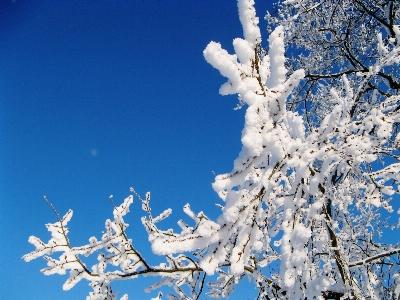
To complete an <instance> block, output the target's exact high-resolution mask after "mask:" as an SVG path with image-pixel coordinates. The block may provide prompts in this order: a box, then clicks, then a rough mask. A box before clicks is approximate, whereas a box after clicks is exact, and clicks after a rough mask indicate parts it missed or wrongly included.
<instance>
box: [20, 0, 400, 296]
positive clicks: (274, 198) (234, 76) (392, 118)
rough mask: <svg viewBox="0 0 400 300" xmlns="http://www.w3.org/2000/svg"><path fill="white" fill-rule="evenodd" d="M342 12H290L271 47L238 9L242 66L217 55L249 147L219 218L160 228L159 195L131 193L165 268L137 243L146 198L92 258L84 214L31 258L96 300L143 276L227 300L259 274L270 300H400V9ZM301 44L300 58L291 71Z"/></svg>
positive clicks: (327, 8) (298, 4)
mask: <svg viewBox="0 0 400 300" xmlns="http://www.w3.org/2000/svg"><path fill="white" fill-rule="evenodd" d="M339 2H340V3H339ZM339 2H338V1H336V0H328V1H324V2H322V3H320V2H318V3H317V2H316V1H314V0H307V1H303V0H301V1H300V0H299V1H297V0H293V1H284V2H282V3H281V6H280V8H279V16H280V17H275V18H274V17H272V16H269V17H268V18H269V23H270V24H271V28H272V27H274V29H273V30H272V29H271V31H270V34H269V37H268V47H267V49H264V47H263V45H262V39H261V30H260V29H259V27H258V18H257V17H256V13H255V9H254V1H249V0H238V10H239V19H240V22H241V23H242V26H243V32H244V39H242V38H237V39H235V40H234V41H233V47H234V51H235V54H230V53H228V51H226V50H224V49H223V47H222V46H221V44H219V43H217V42H211V43H210V44H209V45H208V46H207V47H206V49H205V50H204V57H205V59H206V61H207V62H208V63H210V64H211V65H212V66H213V67H214V68H216V69H217V70H218V71H219V72H220V73H221V75H222V76H224V77H225V78H226V79H227V82H226V83H224V84H223V85H222V86H221V88H220V94H221V95H228V94H238V97H239V101H240V104H241V106H243V107H246V113H245V120H244V128H243V131H242V138H241V141H242V145H243V146H242V149H241V151H240V153H239V155H238V157H237V158H236V160H235V161H234V163H233V169H232V171H231V172H228V173H226V174H222V175H218V176H216V177H215V182H214V183H213V184H212V187H213V189H214V190H215V192H216V193H217V194H218V195H219V197H220V198H221V201H222V202H223V205H221V214H220V216H219V217H218V218H217V219H216V220H211V219H210V218H209V217H207V216H206V215H205V214H204V213H203V212H198V213H196V212H193V211H192V210H191V208H190V205H189V204H187V205H185V206H184V208H183V211H184V213H185V214H186V215H187V217H188V219H190V220H191V221H190V224H187V223H186V222H185V221H183V220H180V221H178V225H179V226H180V232H174V231H173V230H172V229H168V230H165V229H163V228H162V227H161V226H162V225H159V224H162V221H163V220H164V219H166V218H168V217H169V216H170V215H171V212H172V210H171V209H166V210H165V211H164V212H162V213H161V214H160V215H158V216H153V215H152V213H151V208H150V194H149V193H148V194H147V195H146V197H145V199H142V198H141V197H140V196H139V195H138V194H136V193H135V192H134V191H133V190H132V192H133V193H134V194H135V195H136V196H137V197H138V198H139V199H140V201H141V203H142V209H143V210H144V211H145V212H146V214H147V215H146V216H145V217H143V218H142V223H143V225H144V227H145V229H146V230H147V233H148V235H149V242H150V243H151V247H152V251H153V253H155V254H157V255H163V256H165V261H166V262H165V263H161V264H160V265H158V266H151V265H150V264H148V263H147V262H146V260H145V258H144V257H143V256H142V255H141V254H140V253H139V252H138V251H137V250H136V249H135V248H134V246H133V242H132V241H131V240H130V239H128V237H127V236H126V232H125V230H126V228H127V227H128V224H127V223H125V221H124V217H125V216H126V214H127V213H128V212H129V207H130V205H131V204H132V202H133V196H129V197H128V198H126V199H125V201H124V202H123V203H122V204H121V205H120V206H115V205H114V202H113V201H112V203H113V206H114V211H113V214H114V219H113V220H112V221H111V220H107V221H106V232H105V233H104V234H103V235H102V237H101V239H100V240H97V239H96V238H95V237H92V238H90V240H89V244H88V245H84V246H81V247H71V246H70V244H69V240H68V238H67V234H68V228H67V223H68V221H69V220H70V219H71V217H72V211H69V212H68V213H67V214H66V215H65V216H64V217H63V218H60V217H59V216H58V214H57V217H58V222H56V223H54V224H48V225H47V227H48V229H49V231H50V232H51V235H52V238H51V239H50V241H49V242H48V243H44V242H42V241H41V240H40V239H38V238H36V237H31V238H30V239H29V241H30V242H31V243H32V244H33V245H34V246H35V247H36V250H34V251H33V252H31V253H29V254H27V255H25V256H24V259H25V260H27V261H29V260H31V259H35V258H38V257H41V256H43V257H44V258H45V259H46V260H47V261H48V266H49V267H48V268H46V269H43V270H42V272H44V273H45V274H54V273H58V274H65V272H66V271H67V270H69V271H70V278H69V279H68V280H67V282H66V283H65V284H64V289H69V288H71V287H73V286H74V285H75V284H76V283H77V282H78V281H80V280H81V279H87V280H88V281H90V282H91V283H90V284H91V286H92V287H93V289H94V292H93V293H91V294H90V296H89V298H88V299H115V297H116V294H115V293H113V292H112V290H111V288H110V284H111V282H112V281H115V280H121V279H126V278H135V277H138V276H139V275H144V274H147V275H154V276H159V277H161V279H160V281H159V282H158V283H156V284H154V285H152V286H151V287H149V290H153V289H158V288H160V287H162V286H164V285H169V286H173V289H174V292H175V295H172V294H170V295H168V296H167V297H169V298H170V299H197V298H198V297H199V295H200V294H201V293H203V291H204V290H205V286H206V279H207V278H208V277H209V276H211V275H213V274H215V273H216V274H217V279H216V280H215V281H214V282H208V295H209V296H210V297H213V298H225V297H228V296H229V295H230V294H231V293H232V292H233V290H234V287H235V286H236V285H237V284H238V283H239V281H240V280H241V279H242V278H243V277H245V276H246V275H247V276H248V277H249V278H250V279H251V281H252V282H254V283H255V286H256V288H257V289H258V290H259V298H260V299H271V298H274V299H324V298H328V297H335V299H339V298H340V297H342V298H343V299H346V298H351V299H366V298H370V299H389V298H393V299H394V298H397V297H398V296H399V294H400V276H398V274H399V273H398V272H399V264H398V255H399V245H398V244H397V245H390V244H385V243H383V242H380V241H379V238H380V237H381V236H382V235H383V234H384V233H386V231H387V230H398V228H399V227H400V225H399V224H400V223H399V220H398V219H396V220H395V221H394V222H393V221H390V219H388V220H384V219H382V217H381V214H382V212H384V213H385V214H387V215H393V212H394V211H397V212H398V213H399V211H400V210H399V204H398V194H399V193H400V187H399V184H400V163H399V157H400V153H399V143H400V133H399V128H398V127H399V124H400V109H399V107H400V106H399V102H400V96H399V89H398V87H397V85H396V84H397V82H399V74H398V70H399V63H400V42H399V40H400V29H399V16H400V13H399V11H400V8H399V6H400V5H399V4H398V3H397V2H396V3H395V2H394V1H384V0H379V1H378V2H376V3H375V2H373V1H354V2H353V1H350V0H343V1H339ZM282 17H283V18H284V19H282ZM367 21H368V22H367ZM382 26H383V27H385V28H386V29H387V30H386V31H384V30H383V29H382V28H383V27H382ZM385 32H386V33H385ZM285 36H286V37H285ZM360 36H361V37H365V39H366V40H361V41H360ZM291 44H295V45H296V46H298V47H299V50H298V53H296V51H294V52H293V58H291V59H288V58H287V57H286V55H285V48H288V45H291ZM321 45H322V46H321ZM289 48H290V47H289ZM289 50H290V49H289ZM291 51H293V49H291ZM55 252H61V253H62V254H61V256H60V257H59V259H54V258H52V257H51V255H53V254H54V253H55ZM94 253H98V263H97V264H95V265H94V266H92V267H91V268H87V267H86V266H85V264H84V263H83V261H82V260H81V256H88V255H91V254H94ZM396 258H397V261H396ZM108 265H110V266H114V267H118V268H119V269H118V270H115V268H113V270H108V269H107V266H108ZM271 270H273V271H271ZM185 285H186V287H184V286H185ZM123 298H124V299H127V296H124V297H123ZM160 298H161V294H159V295H158V296H157V298H156V299H160Z"/></svg>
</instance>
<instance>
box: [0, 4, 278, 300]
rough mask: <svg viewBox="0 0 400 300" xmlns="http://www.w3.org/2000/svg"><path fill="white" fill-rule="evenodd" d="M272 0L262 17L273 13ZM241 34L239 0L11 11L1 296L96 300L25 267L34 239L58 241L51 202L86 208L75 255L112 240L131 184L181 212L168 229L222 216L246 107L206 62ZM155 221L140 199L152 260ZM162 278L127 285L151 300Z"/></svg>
mask: <svg viewBox="0 0 400 300" xmlns="http://www.w3.org/2000/svg"><path fill="white" fill-rule="evenodd" d="M260 2H264V3H261V5H264V6H261V7H257V9H258V15H259V17H260V19H262V18H263V16H264V15H265V11H266V10H267V8H268V7H267V6H269V7H271V4H270V3H265V2H269V1H260ZM261 29H262V32H263V33H266V30H265V26H263V25H261ZM241 36H242V29H241V25H240V23H239V20H238V14H237V7H236V1H212V0H204V1H182V0H181V1H175V0H171V1H149V0H110V1H93V0H92V1H81V0H80V1H77V0H69V1H61V0H40V1H39V0H34V1H31V0H30V1H28V0H16V1H12V0H2V1H0V141H1V142H0V143H1V144H0V244H1V248H0V249H1V251H0V254H1V255H0V266H1V267H0V286H1V290H2V292H1V293H2V297H6V298H5V299H41V300H47V299H84V298H85V297H86V295H87V293H88V292H89V291H90V288H89V287H88V285H87V282H81V283H80V284H78V285H77V286H76V287H75V288H74V289H72V290H71V291H68V292H64V291H62V284H63V282H64V281H65V280H66V279H67V276H58V275H54V276H50V277H47V276H44V275H42V274H41V273H40V272H39V269H41V268H44V267H45V266H46V263H45V261H44V260H42V259H38V260H35V261H32V262H30V263H25V262H24V261H22V260H21V256H22V255H24V254H26V253H28V252H30V251H31V250H33V249H34V247H33V246H32V245H30V244H29V243H28V241H27V240H28V237H29V236H30V235H36V236H38V237H40V238H42V239H43V240H45V241H47V240H48V238H49V234H48V232H47V230H46V228H45V227H44V224H45V223H49V222H55V221H56V217H55V216H54V214H53V212H52V211H51V209H50V208H49V207H48V206H47V204H46V203H45V202H44V201H43V195H47V197H48V199H49V200H50V201H51V202H52V203H53V205H54V206H55V207H56V209H57V210H58V212H59V213H60V214H64V213H65V212H66V211H67V210H68V209H69V208H71V209H73V210H74V217H73V218H72V221H71V222H70V226H69V227H70V229H71V233H70V240H71V243H72V245H75V246H78V245H82V244H84V243H87V240H88V238H89V237H91V236H93V235H94V236H96V237H98V238H99V237H100V236H101V231H102V229H103V227H104V221H105V220H106V219H107V218H111V217H112V207H111V205H110V203H109V200H108V197H109V195H110V194H113V195H114V200H115V201H116V202H117V203H120V202H121V201H122V200H123V199H124V198H125V197H126V196H128V195H129V194H130V192H129V188H130V187H131V186H133V187H134V188H135V189H136V190H137V191H138V192H139V193H141V194H142V195H144V194H145V192H146V191H151V192H152V206H153V211H154V213H155V214H157V213H158V212H161V211H162V210H164V209H166V208H168V207H171V208H173V212H174V213H173V214H172V216H171V217H170V219H171V222H165V227H166V228H168V227H169V226H174V224H175V222H176V221H177V220H178V219H179V218H181V217H182V216H183V215H182V213H181V211H182V206H183V205H184V204H186V203H188V202H189V203H190V204H191V207H192V209H193V210H194V211H195V212H198V211H200V210H203V211H204V212H205V213H206V214H208V215H210V216H216V215H217V213H218V209H217V208H216V207H215V205H214V203H219V201H220V200H219V199H218V197H217V195H216V194H215V193H214V192H213V191H212V189H211V186H210V182H212V181H213V175H212V171H215V172H216V173H217V174H218V173H225V172H229V171H230V170H231V168H232V163H233V160H234V159H235V158H236V156H237V154H238V152H239V151H240V148H241V145H240V136H241V129H242V125H243V111H234V110H233V108H234V107H235V106H236V103H237V101H236V97H234V96H232V97H222V96H220V95H219V94H218V89H219V86H220V85H221V84H222V83H223V82H224V81H225V80H224V79H223V78H222V76H221V75H220V74H219V73H218V71H217V70H215V69H213V68H212V67H211V66H210V65H208V64H207V63H206V62H205V60H204V58H203V55H202V52H203V49H204V48H205V47H206V45H207V44H208V43H209V42H210V41H211V40H214V41H217V42H221V44H222V45H223V47H224V48H226V49H228V50H229V51H230V52H232V45H231V43H232V40H233V39H234V38H236V37H241ZM142 215H144V212H143V211H142V210H141V206H140V204H139V202H138V201H135V203H134V204H133V206H132V209H131V213H130V215H128V217H127V218H126V221H127V222H128V223H130V224H131V226H130V228H129V229H128V234H129V236H130V237H131V238H133V244H134V246H136V247H137V248H138V249H139V250H140V251H141V253H142V254H143V255H144V256H145V257H148V258H150V261H151V259H152V255H151V253H150V252H149V249H150V248H149V245H148V242H147V237H146V235H145V231H144V228H143V227H142V225H141V223H140V217H141V216H142ZM154 261H155V262H156V261H157V259H154ZM88 264H89V263H88ZM245 280H247V279H245ZM154 281H155V279H153V278H150V279H146V280H143V281H142V280H133V281H128V282H122V284H118V285H116V286H115V289H118V290H119V291H120V295H122V294H124V293H129V294H130V296H131V299H133V298H136V297H134V296H135V295H136V296H137V297H138V299H140V298H141V297H142V296H141V294H140V293H142V291H143V289H144V288H145V287H146V284H150V283H152V282H154ZM254 293H255V291H254V290H253V289H252V288H251V290H246V289H245V290H242V292H241V293H238V294H236V295H235V296H234V297H233V299H247V298H249V299H251V298H254V297H253V296H252V295H254ZM155 294H156V293H153V294H150V295H145V297H146V298H150V297H152V296H155ZM204 298H205V297H203V299H204Z"/></svg>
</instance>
